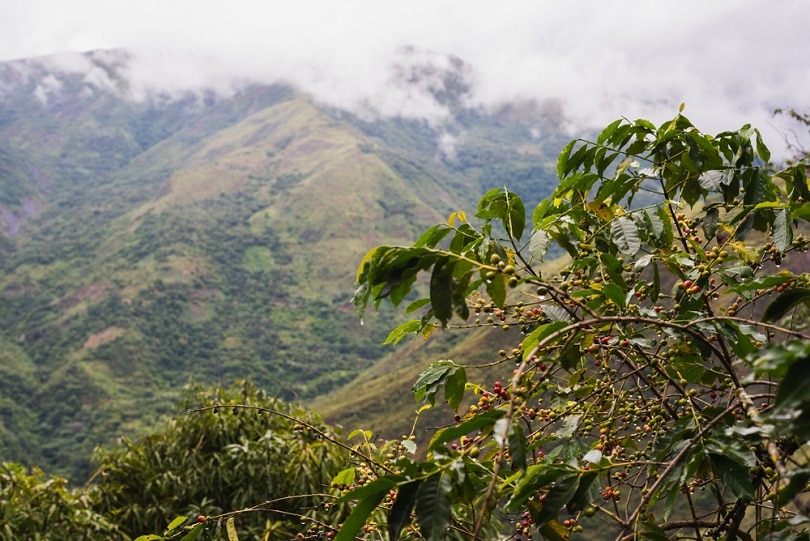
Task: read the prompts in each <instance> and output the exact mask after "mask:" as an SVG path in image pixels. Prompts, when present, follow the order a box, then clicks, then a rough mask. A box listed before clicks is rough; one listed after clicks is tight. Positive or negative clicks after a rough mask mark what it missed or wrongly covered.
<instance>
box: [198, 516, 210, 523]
mask: <svg viewBox="0 0 810 541" xmlns="http://www.w3.org/2000/svg"><path fill="white" fill-rule="evenodd" d="M207 520H208V517H206V516H205V515H197V522H199V523H200V524H202V523H203V522H206V521H207Z"/></svg>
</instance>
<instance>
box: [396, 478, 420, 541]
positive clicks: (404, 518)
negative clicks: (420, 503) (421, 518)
mask: <svg viewBox="0 0 810 541" xmlns="http://www.w3.org/2000/svg"><path fill="white" fill-rule="evenodd" d="M421 483H422V481H420V480H417V481H412V482H410V483H405V484H404V485H402V486H401V487H399V490H398V491H397V499H396V500H395V501H394V505H392V506H391V510H390V511H389V512H388V535H389V537H390V538H391V541H397V540H398V539H399V536H400V534H401V533H402V528H404V527H405V526H406V525H408V524H409V523H410V522H411V511H412V510H413V506H414V504H415V503H416V494H417V492H418V491H419V487H420V485H421Z"/></svg>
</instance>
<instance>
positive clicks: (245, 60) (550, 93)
mask: <svg viewBox="0 0 810 541" xmlns="http://www.w3.org/2000/svg"><path fill="white" fill-rule="evenodd" d="M17 4H19V5H16V6H13V7H10V8H7V9H6V10H5V11H4V19H5V21H6V26H7V28H8V31H6V32H3V33H0V58H14V57H21V56H33V55H37V54H45V53H52V52H60V51H71V50H72V51H81V50H91V49H100V48H102V49H103V48H118V47H125V48H127V49H128V50H130V51H131V52H132V57H131V61H130V64H129V75H130V76H131V77H132V80H133V81H134V86H133V89H135V90H136V91H137V93H140V95H141V96H143V95H146V94H148V93H149V92H152V91H154V90H155V89H159V90H161V91H162V92H166V93H169V94H172V93H180V92H184V91H187V90H190V89H198V88H200V87H208V88H212V89H215V90H216V91H218V92H221V93H228V92H232V91H234V90H235V89H237V88H239V86H240V85H242V84H244V83H246V82H248V81H259V82H265V83H272V82H277V81H280V80H284V81H290V82H293V83H294V84H296V85H298V86H300V87H301V88H303V89H305V90H307V91H309V92H311V93H313V94H314V95H315V96H317V97H318V98H319V99H321V100H323V101H326V102H327V103H330V104H333V105H339V106H343V107H353V108H355V109H363V110H366V111H368V112H375V113H377V114H387V115H392V114H400V115H406V116H422V117H426V118H429V119H432V120H433V121H434V122H435V121H440V119H441V118H442V117H443V115H445V114H446V113H447V107H448V104H447V103H442V102H441V101H440V100H439V101H437V100H436V99H435V98H436V92H435V91H436V81H435V80H431V79H430V77H435V73H434V74H433V75H430V74H427V73H423V75H424V76H425V78H424V79H422V80H421V81H418V82H416V83H414V84H412V85H403V84H402V76H403V73H408V71H409V70H411V71H413V70H414V69H416V66H420V65H421V66H425V65H427V66H433V67H435V68H441V67H442V66H443V65H444V66H445V67H447V66H446V63H447V62H449V60H448V58H449V57H450V56H454V57H456V58H460V59H463V60H464V61H465V62H466V63H467V66H468V71H467V72H466V73H465V75H464V77H465V78H466V80H467V81H469V82H470V83H471V84H473V87H472V89H471V90H470V91H469V92H467V93H466V94H465V95H464V99H465V102H466V103H467V104H469V105H475V106H482V107H495V106H497V105H498V104H499V103H502V102H504V101H508V100H513V99H539V100H546V99H560V100H562V102H563V104H564V106H565V111H566V115H567V116H568V117H569V118H570V119H571V120H573V121H575V122H576V123H577V124H578V125H580V126H587V125H590V126H599V125H603V124H605V123H606V122H608V121H610V120H613V119H615V118H618V117H619V116H627V117H630V118H634V117H645V118H652V119H653V120H655V121H662V120H664V119H666V118H668V117H671V116H672V115H673V114H674V113H675V112H676V111H677V108H678V105H679V104H680V103H681V102H686V105H687V108H686V113H687V115H688V116H690V118H691V119H692V120H693V121H694V122H695V123H696V124H697V125H698V126H700V127H702V128H703V129H705V130H706V131H710V132H711V131H719V130H723V129H732V128H737V127H739V126H740V125H741V124H742V123H744V122H752V123H754V124H756V125H758V126H760V127H761V128H762V129H763V131H765V132H766V139H767V140H768V141H770V142H771V144H772V145H778V144H779V137H780V136H779V135H778V132H777V131H776V130H775V129H774V127H773V125H775V122H777V121H776V120H773V119H772V114H771V113H772V111H773V109H775V108H777V107H791V106H793V107H800V108H802V107H807V102H806V97H805V96H806V90H805V89H806V88H808V86H810V69H808V68H807V67H806V66H807V64H806V59H805V58H804V55H805V54H806V51H807V50H810V34H808V33H807V32H806V29H805V28H804V26H805V21H806V11H807V10H806V4H805V2H804V0H785V1H783V2H779V3H776V4H767V5H766V4H764V3H762V2H757V1H756V0H713V1H711V2H706V1H697V0H685V1H681V2H652V1H641V0H614V1H613V2H609V3H608V2H603V1H598V0H581V1H578V2H564V1H559V0H554V1H545V2H530V1H528V0H515V1H513V2H510V3H507V4H499V5H496V4H494V3H492V2H489V1H483V0H467V1H458V0H448V1H443V2H435V1H427V0H414V1H411V2H401V3H391V2H379V1H370V0H355V1H353V2H332V1H327V0H300V1H298V2H287V3H284V4H283V5H281V4H279V3H276V2H258V1H249V0H232V1H231V2H227V3H226V2H221V1H216V2H214V1H210V0H196V1H193V2H192V1H188V0H173V1H171V2H165V1H162V2H158V1H156V0H141V1H140V2H137V3H129V2H122V1H120V0H119V1H116V0H106V1H103V2H102V1H92V0H75V1H73V2H70V3H65V2H60V1H58V0H29V1H28V2H19V3H17ZM407 47H411V49H408V48H407ZM406 51H410V53H409V54H406ZM448 55H450V56H448Z"/></svg>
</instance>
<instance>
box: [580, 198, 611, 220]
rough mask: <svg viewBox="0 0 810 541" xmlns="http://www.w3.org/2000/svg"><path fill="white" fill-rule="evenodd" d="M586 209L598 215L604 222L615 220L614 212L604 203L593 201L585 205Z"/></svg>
mask: <svg viewBox="0 0 810 541" xmlns="http://www.w3.org/2000/svg"><path fill="white" fill-rule="evenodd" d="M585 209H586V210H588V211H589V212H592V213H593V214H596V216H597V217H598V218H599V219H600V220H602V221H603V222H609V221H610V220H612V219H613V210H612V209H611V208H610V205H608V204H607V203H605V202H604V201H592V202H590V203H588V204H587V205H585Z"/></svg>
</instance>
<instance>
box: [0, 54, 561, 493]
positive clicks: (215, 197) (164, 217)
mask: <svg viewBox="0 0 810 541" xmlns="http://www.w3.org/2000/svg"><path fill="white" fill-rule="evenodd" d="M127 61H128V56H127V54H126V53H125V52H123V51H98V52H94V53H89V54H87V55H82V56H81V57H77V58H75V59H73V61H72V63H66V62H65V61H64V59H54V58H41V59H29V60H22V61H15V62H7V63H2V64H0V370H1V371H2V374H3V377H2V378H0V456H2V458H3V459H4V460H8V459H12V460H18V461H23V462H28V463H36V464H38V465H40V466H43V467H46V469H49V470H50V471H54V472H56V473H62V474H67V475H71V476H73V477H74V478H76V479H81V478H82V476H85V475H86V474H87V473H88V468H89V463H88V459H89V457H90V455H91V452H92V449H93V447H94V446H96V445H97V444H103V443H104V442H107V441H110V440H111V439H112V438H114V437H116V436H118V435H120V434H136V433H142V432H144V431H146V430H148V429H150V428H152V427H153V426H154V425H155V423H156V422H158V421H159V420H160V419H162V418H164V417H165V416H167V415H170V414H172V413H174V411H173V405H172V404H173V403H174V399H175V398H176V397H177V396H178V395H179V390H180V388H181V387H182V386H183V385H184V384H185V383H187V382H188V381H189V380H191V379H193V380H195V381H198V382H201V383H204V384H215V383H217V382H222V383H223V384H226V385H227V384H229V383H230V382H231V381H232V380H234V379H239V378H250V379H252V380H253V381H255V382H256V383H257V384H258V385H260V386H262V387H264V388H265V389H267V390H268V391H269V392H270V393H273V394H277V395H279V396H281V397H284V398H285V399H289V400H301V401H309V400H311V399H313V398H315V397H319V396H320V397H324V396H331V394H330V393H333V392H335V391H336V389H338V388H339V387H340V386H341V385H344V384H347V383H350V382H352V381H353V380H354V379H355V378H356V377H357V375H358V374H359V373H360V372H361V371H363V370H366V369H373V367H374V366H375V364H376V363H380V362H385V361H381V359H383V358H384V356H385V355H388V354H390V352H389V351H387V350H385V349H383V348H382V347H381V346H380V344H381V342H382V341H383V339H384V337H385V336H386V334H387V331H388V330H389V329H390V328H391V327H392V326H393V325H395V324H396V321H397V318H398V317H400V316H397V315H395V314H392V313H390V312H386V311H383V312H382V313H381V314H379V315H378V316H376V317H369V318H368V321H367V322H366V324H365V325H361V322H360V321H359V320H358V318H357V316H356V314H355V313H354V311H353V308H352V307H351V305H350V298H351V294H352V290H353V281H354V273H355V270H356V267H357V264H358V263H359V261H360V259H361V258H362V256H363V254H364V253H365V252H366V251H367V250H368V249H370V248H372V247H374V246H376V245H378V244H382V243H389V244H390V243H405V242H409V241H412V240H413V239H414V238H415V237H416V235H418V234H419V233H420V232H421V230H423V229H424V228H425V227H427V226H429V225H431V224H433V223H436V222H437V221H441V220H443V219H446V216H447V215H448V214H449V213H450V212H453V211H455V210H458V209H459V208H470V207H471V206H472V205H473V204H474V202H475V201H477V198H478V196H479V195H480V194H481V193H482V192H483V191H484V190H486V189H489V188H491V187H493V186H502V185H504V184H509V186H510V188H511V189H514V190H516V191H517V192H518V193H521V195H523V196H524V197H525V198H526V200H527V202H528V203H529V204H530V203H531V202H532V201H536V200H539V199H540V198H541V197H543V196H544V195H545V194H547V193H548V192H549V191H550V186H551V185H552V183H553V182H554V178H555V176H554V174H553V158H554V157H555V156H556V154H557V152H558V151H559V149H560V147H561V146H562V144H563V142H564V140H565V137H564V136H563V135H561V132H560V130H559V124H560V122H561V121H562V117H561V113H560V111H559V109H558V108H557V107H555V106H554V105H553V104H545V105H538V104H534V103H517V104H508V105H505V106H504V107H503V108H501V109H499V110H494V111H481V110H472V109H465V108H464V107H463V105H461V104H462V103H463V100H461V99H460V98H459V96H460V95H461V94H463V93H464V92H465V91H467V86H465V84H462V83H463V82H464V69H463V65H462V64H459V63H458V62H451V63H450V66H451V67H452V70H456V71H455V72H453V71H452V70H451V72H446V73H440V74H439V75H441V77H437V72H436V69H434V68H432V67H430V66H427V67H424V69H421V70H417V69H411V70H410V71H409V72H408V75H407V77H404V78H403V80H402V82H401V84H412V85H415V87H418V88H419V89H422V90H424V89H426V90H424V91H426V92H429V93H431V95H432V96H434V97H435V99H436V100H444V101H443V103H446V104H449V106H450V109H451V110H452V115H451V116H450V117H448V118H446V119H444V120H443V121H442V122H441V123H438V124H437V123H435V122H429V121H427V120H420V119H408V118H402V117H380V116H374V115H365V114H358V112H357V111H348V110H342V109H338V108H335V107H328V106H325V105H322V104H320V103H318V102H317V101H315V100H314V99H313V98H312V97H311V96H307V95H305V94H302V93H301V92H299V91H297V90H296V89H295V88H292V87H290V86H288V85H284V84H277V85H272V86H266V85H264V86H262V85H245V86H243V87H242V88H241V90H239V91H236V92H234V93H233V94H230V95H221V94H217V93H214V92H213V91H198V92H194V93H186V94H182V95H168V94H162V93H160V92H158V91H156V92H154V93H153V94H151V95H149V96H146V97H144V96H140V97H139V96H135V95H133V92H131V89H132V84H131V81H129V80H128V79H127V77H126V69H125V68H126V65H127ZM66 64H69V65H67V66H66ZM425 77H429V78H430V81H432V82H431V84H429V85H426V84H423V83H424V80H425V79H424V78H425ZM417 354H418V353H415V354H414V355H417ZM406 385H407V386H409V385H410V384H409V383H408V384H406ZM335 415H336V417H335V418H336V419H338V420H340V419H341V418H346V419H349V418H354V416H356V415H357V412H352V411H344V412H343V413H342V414H335Z"/></svg>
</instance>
